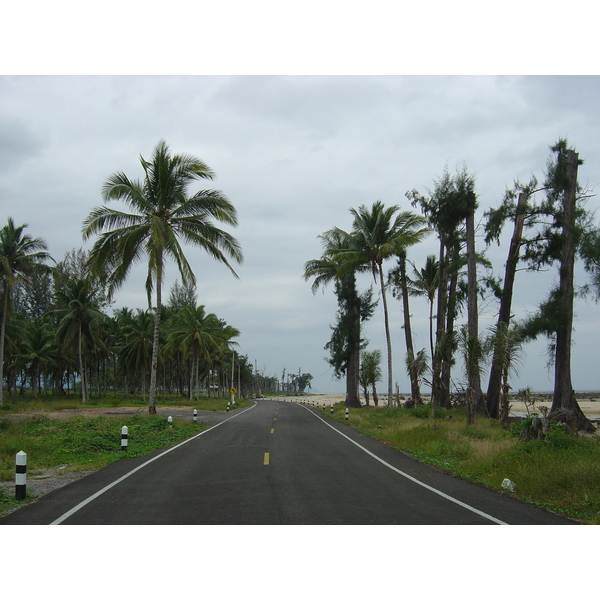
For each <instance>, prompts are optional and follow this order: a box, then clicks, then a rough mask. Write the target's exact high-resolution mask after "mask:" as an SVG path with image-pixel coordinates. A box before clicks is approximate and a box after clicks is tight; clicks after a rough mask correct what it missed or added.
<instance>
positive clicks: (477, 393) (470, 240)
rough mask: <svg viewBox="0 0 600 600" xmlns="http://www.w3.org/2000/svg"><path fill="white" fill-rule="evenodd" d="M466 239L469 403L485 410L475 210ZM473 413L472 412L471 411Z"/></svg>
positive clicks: (472, 213) (466, 227)
mask: <svg viewBox="0 0 600 600" xmlns="http://www.w3.org/2000/svg"><path fill="white" fill-rule="evenodd" d="M465 229H466V238H467V332H468V337H469V350H470V353H471V354H472V356H471V357H470V359H469V368H468V386H469V390H470V392H471V394H470V401H471V402H472V403H473V407H474V408H476V409H477V410H480V409H483V408H485V404H484V398H483V392H482V391H481V379H480V369H479V363H480V357H479V351H478V344H479V324H478V320H479V315H478V314H477V257H476V256H475V209H474V208H473V209H472V210H470V211H469V214H468V215H467V218H466V219H465ZM473 412H474V411H473Z"/></svg>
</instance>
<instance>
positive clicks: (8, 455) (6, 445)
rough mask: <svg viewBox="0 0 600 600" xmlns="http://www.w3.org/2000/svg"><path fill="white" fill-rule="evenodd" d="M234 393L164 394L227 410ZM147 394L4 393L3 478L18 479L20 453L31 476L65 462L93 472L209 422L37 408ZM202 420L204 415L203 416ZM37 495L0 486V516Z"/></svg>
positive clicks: (137, 403)
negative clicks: (124, 431) (18, 494)
mask: <svg viewBox="0 0 600 600" xmlns="http://www.w3.org/2000/svg"><path fill="white" fill-rule="evenodd" d="M229 401H230V399H229V398H214V397H212V398H207V397H200V398H199V399H197V400H194V401H193V402H190V401H188V400H187V399H185V398H181V397H180V396H175V395H173V396H166V395H159V396H158V398H157V401H156V405H157V407H158V408H160V407H161V406H189V407H190V409H193V408H196V409H198V410H209V411H225V410H226V409H227V404H228V402H229ZM147 402H148V401H147V398H142V397H141V395H140V396H138V398H137V400H134V398H133V397H132V396H128V397H125V396H124V395H123V394H121V395H117V396H116V397H115V396H113V395H110V396H107V397H105V398H93V399H91V400H90V401H88V402H86V403H85V404H82V403H81V399H80V398H78V397H77V396H71V397H70V398H64V397H62V398H55V397H52V396H44V395H42V396H40V397H38V398H37V399H34V398H33V397H31V395H29V394H26V395H25V396H24V397H20V396H13V397H12V398H9V397H7V396H5V399H4V406H3V407H2V409H1V410H0V481H14V478H15V455H16V454H17V452H20V451H23V452H25V453H26V454H27V475H28V476H29V477H32V476H36V475H39V474H42V472H43V470H45V469H53V468H56V469H57V468H58V467H61V471H60V472H61V473H69V472H73V471H75V472H80V471H93V470H97V469H101V468H102V467H104V466H106V465H108V464H110V463H111V462H114V461H117V460H120V459H122V458H125V457H130V456H145V455H147V454H150V453H152V452H153V451H155V450H158V449H161V448H168V447H170V446H173V445H174V444H176V443H178V442H181V441H183V440H185V439H187V438H189V437H191V436H192V435H195V434H197V433H199V432H200V431H202V430H203V429H205V428H206V427H208V425H207V424H205V423H201V422H196V423H194V422H193V421H192V419H191V411H190V419H179V418H174V419H173V426H172V427H169V423H168V421H167V419H166V417H164V416H162V415H149V414H147V413H145V412H141V413H140V414H136V415H108V416H97V417H90V418H86V417H72V418H66V419H64V418H61V419H52V418H50V417H48V416H46V415H45V414H41V415H40V414H33V413H37V412H40V411H41V412H42V413H44V412H55V411H61V410H72V409H81V408H96V407H120V406H121V407H132V406H133V407H144V406H147ZM249 405H250V402H249V401H247V400H243V399H236V405H235V408H237V409H239V408H243V407H245V406H249ZM14 413H32V415H31V416H28V417H25V418H22V419H11V418H10V415H11V414H14ZM200 421H201V419H200ZM123 425H126V426H127V428H128V446H127V451H122V450H121V427H122V426H123ZM33 499H35V498H34V496H33V495H32V494H31V492H30V491H28V492H27V498H26V499H25V501H21V502H17V501H16V500H15V499H14V494H12V495H11V494H10V493H9V492H7V491H6V490H5V489H4V488H2V487H0V516H2V514H4V513H5V512H6V511H7V510H10V509H11V508H13V507H14V506H16V505H17V504H22V503H23V502H27V501H31V500H33Z"/></svg>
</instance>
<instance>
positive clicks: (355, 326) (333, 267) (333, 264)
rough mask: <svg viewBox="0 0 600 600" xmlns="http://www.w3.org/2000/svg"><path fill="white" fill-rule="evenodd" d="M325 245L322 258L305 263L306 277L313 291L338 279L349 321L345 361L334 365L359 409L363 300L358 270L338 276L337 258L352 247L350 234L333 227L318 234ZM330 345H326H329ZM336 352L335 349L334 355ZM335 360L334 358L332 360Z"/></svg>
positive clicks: (348, 396) (348, 398)
mask: <svg viewBox="0 0 600 600" xmlns="http://www.w3.org/2000/svg"><path fill="white" fill-rule="evenodd" d="M319 238H320V240H321V244H322V246H323V254H322V256H321V258H317V259H313V260H309V261H307V262H306V263H305V265H304V275H303V277H304V280H305V281H308V280H309V279H311V278H312V279H313V283H312V286H311V291H312V293H313V294H316V293H317V290H318V289H319V288H324V287H325V286H327V285H328V284H329V283H331V282H334V281H335V282H336V293H337V294H338V301H339V300H345V305H346V314H345V315H344V317H346V320H347V322H348V330H347V331H345V332H344V333H345V335H343V336H342V337H343V338H344V339H343V340H342V341H341V343H342V344H343V346H344V349H345V353H344V354H345V356H344V364H343V366H342V367H341V368H338V365H337V364H336V365H333V366H334V367H335V372H336V374H338V373H339V374H340V375H341V374H342V373H343V372H344V370H345V373H346V405H347V406H349V407H351V408H360V406H361V404H360V397H359V392H358V384H359V368H360V366H359V365H360V319H361V310H360V309H361V300H360V297H359V295H358V293H357V290H356V275H355V271H349V272H347V273H346V274H345V275H344V276H343V277H339V276H338V271H339V268H340V261H339V260H338V259H336V257H337V256H339V253H340V252H341V251H343V250H346V249H348V248H349V247H350V236H349V235H348V234H347V233H346V232H345V231H342V230H341V229H338V228H335V227H334V228H333V229H330V230H328V231H326V232H325V233H323V234H322V235H320V236H319ZM326 348H327V346H326ZM333 354H334V352H333V351H332V355H333ZM334 361H335V358H334V359H333V360H332V362H334Z"/></svg>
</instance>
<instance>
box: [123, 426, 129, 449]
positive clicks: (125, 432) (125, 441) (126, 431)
mask: <svg viewBox="0 0 600 600" xmlns="http://www.w3.org/2000/svg"><path fill="white" fill-rule="evenodd" d="M128 436H129V429H127V427H126V426H125V425H123V427H121V452H124V451H126V450H127V441H128V440H127V438H128Z"/></svg>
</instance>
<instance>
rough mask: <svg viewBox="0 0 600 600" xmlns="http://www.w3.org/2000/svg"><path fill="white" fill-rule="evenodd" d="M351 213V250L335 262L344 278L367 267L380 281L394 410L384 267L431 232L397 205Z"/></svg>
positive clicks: (378, 204) (375, 205)
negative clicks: (339, 264)
mask: <svg viewBox="0 0 600 600" xmlns="http://www.w3.org/2000/svg"><path fill="white" fill-rule="evenodd" d="M350 212H351V213H352V215H353V216H354V221H353V223H352V232H351V234H350V236H351V239H352V243H351V247H350V248H349V249H348V250H344V251H342V252H341V253H340V254H339V255H338V256H337V257H336V258H337V259H338V260H340V262H341V263H342V267H341V269H340V272H341V274H344V273H345V272H347V271H351V270H357V269H360V268H361V267H368V268H370V270H371V272H372V273H373V279H374V280H375V281H377V280H378V279H379V283H380V285H381V300H382V304H383V315H384V324H385V336H386V342H387V354H388V407H390V408H391V407H392V406H393V396H392V342H391V338H390V324H389V317H388V306H387V299H386V295H385V278H384V275H383V263H384V261H385V260H386V259H388V258H390V257H392V256H398V255H399V254H400V253H402V252H403V251H405V250H406V249H407V248H408V247H409V246H412V245H414V244H417V243H418V242H420V241H421V240H422V239H423V238H424V237H425V236H426V235H427V234H428V233H429V232H430V230H429V229H428V228H427V227H426V226H425V223H426V221H425V219H424V218H423V217H421V216H419V215H416V214H414V213H412V212H409V211H404V212H400V208H399V207H398V206H395V205H394V206H389V207H386V206H384V204H383V202H381V201H380V200H377V201H376V202H374V203H373V206H372V207H371V208H370V209H369V208H368V207H367V206H365V205H362V206H360V207H359V208H358V210H357V209H354V208H352V209H350Z"/></svg>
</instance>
